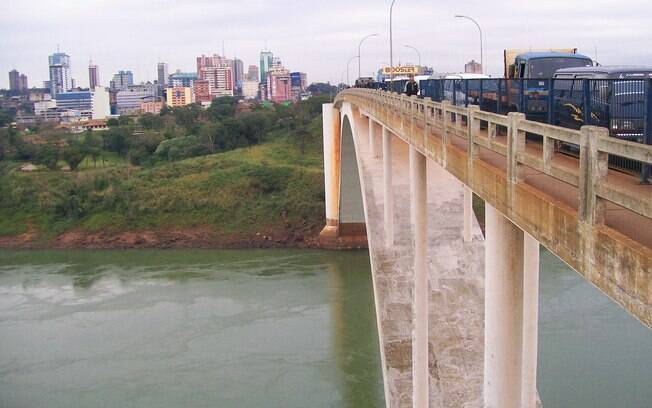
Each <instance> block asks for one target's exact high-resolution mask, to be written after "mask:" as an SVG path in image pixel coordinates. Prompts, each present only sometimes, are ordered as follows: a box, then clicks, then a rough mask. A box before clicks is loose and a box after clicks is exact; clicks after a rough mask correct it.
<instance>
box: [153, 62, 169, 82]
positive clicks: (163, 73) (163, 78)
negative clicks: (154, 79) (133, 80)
mask: <svg viewBox="0 0 652 408" xmlns="http://www.w3.org/2000/svg"><path fill="white" fill-rule="evenodd" d="M156 71H157V72H158V84H159V86H160V87H161V88H167V86H168V85H169V83H170V82H169V81H170V76H169V75H168V64H167V63H166V62H159V63H158V65H157V66H156Z"/></svg>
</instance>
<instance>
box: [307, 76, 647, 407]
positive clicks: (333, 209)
mask: <svg viewBox="0 0 652 408" xmlns="http://www.w3.org/2000/svg"><path fill="white" fill-rule="evenodd" d="M323 125H324V130H323V132H324V133H323V135H324V159H325V160H324V173H325V189H326V191H325V193H326V194H325V199H326V226H325V227H324V229H323V230H322V233H321V236H320V239H321V241H322V243H323V245H324V246H332V247H355V246H362V245H365V244H368V247H369V253H370V259H371V268H372V278H373V284H374V295H375V306H376V316H377V320H378V321H377V325H378V334H379V339H380V347H381V359H382V367H383V381H384V386H385V400H386V403H387V406H388V407H409V406H414V407H427V406H433V407H434V406H446V407H475V406H485V407H492V408H493V407H495V408H510V407H528V408H529V407H535V406H537V405H539V404H540V403H541V402H540V401H539V398H538V394H537V390H536V372H537V327H538V281H539V248H540V245H543V246H544V247H546V248H547V249H548V250H550V251H551V252H552V253H554V254H556V255H557V256H558V257H559V258H560V259H562V260H563V261H564V262H565V263H567V264H568V265H569V266H570V267H572V268H573V269H574V270H575V271H577V272H578V273H579V274H581V275H582V276H583V277H584V278H585V279H586V280H587V281H589V282H590V283H592V284H593V285H595V286H596V287H597V288H598V289H600V290H601V291H602V292H603V293H604V294H605V295H607V296H609V297H610V298H611V299H613V301H615V302H616V303H617V304H619V305H620V306H622V307H623V308H624V309H625V310H626V311H627V312H629V313H630V314H631V315H633V316H635V317H636V318H637V319H638V320H639V321H640V322H641V323H642V324H644V325H646V326H647V327H652V186H650V185H644V184H640V183H639V180H638V178H637V177H635V176H632V175H628V174H625V173H620V172H617V171H615V170H613V169H610V168H609V166H608V159H609V155H616V156H619V157H623V158H627V159H631V160H636V161H639V162H642V163H648V164H652V146H648V145H642V144H637V143H633V142H628V141H623V140H619V139H615V138H611V137H609V135H608V130H607V129H604V128H599V127H595V126H584V127H582V128H581V129H580V130H573V129H566V128H561V127H556V126H552V125H548V124H542V123H538V122H532V121H528V120H526V119H525V116H524V115H523V114H521V113H509V114H507V115H499V114H495V113H489V112H484V111H481V110H480V109H479V108H478V107H477V106H468V107H463V106H454V105H451V104H450V103H449V102H447V101H443V102H434V101H432V100H430V99H429V98H425V99H418V98H416V97H407V96H405V95H399V94H397V93H392V92H385V91H380V90H369V89H350V90H346V91H343V92H341V93H339V94H338V95H337V97H336V99H335V102H334V103H333V104H326V105H324V106H323ZM560 143H566V144H573V145H577V146H578V148H579V158H576V157H572V156H568V155H566V154H562V153H561V152H559V151H558V149H557V148H556V146H558V145H559V144H560ZM473 193H475V194H476V195H477V196H479V197H480V198H482V199H483V200H484V203H485V231H484V234H483V233H482V231H481V230H480V227H479V224H478V221H477V220H476V217H475V215H474V212H473V210H472V196H473ZM544 403H545V401H544Z"/></svg>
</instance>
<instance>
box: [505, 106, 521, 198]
mask: <svg viewBox="0 0 652 408" xmlns="http://www.w3.org/2000/svg"><path fill="white" fill-rule="evenodd" d="M507 116H508V117H509V130H508V132H507V156H508V157H507V179H508V182H509V183H510V184H516V183H518V179H519V172H518V160H517V159H518V154H519V153H520V152H522V151H523V150H524V149H525V132H524V131H522V130H520V129H519V125H520V122H521V121H522V120H525V114H523V113H521V112H509V113H508V114H507ZM510 191H511V187H510Z"/></svg>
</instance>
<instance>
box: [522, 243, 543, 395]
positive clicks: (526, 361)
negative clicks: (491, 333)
mask: <svg viewBox="0 0 652 408" xmlns="http://www.w3.org/2000/svg"><path fill="white" fill-rule="evenodd" d="M523 238H524V243H523V258H524V259H523V265H524V271H523V364H522V367H523V371H522V373H521V376H522V378H523V383H522V386H521V407H522V408H536V406H537V353H538V337H539V241H537V240H536V239H534V238H532V236H531V235H530V234H528V233H524V237H523Z"/></svg>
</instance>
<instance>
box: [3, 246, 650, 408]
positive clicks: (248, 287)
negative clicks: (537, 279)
mask: <svg viewBox="0 0 652 408" xmlns="http://www.w3.org/2000/svg"><path fill="white" fill-rule="evenodd" d="M540 313H541V322H540V346H539V348H540V354H539V391H540V394H541V397H542V399H543V401H544V404H545V407H546V408H551V407H575V408H583V407H587V408H588V407H591V408H595V407H632V408H636V407H641V408H644V407H649V404H647V403H648V401H651V400H652V387H651V386H650V385H651V384H650V378H652V376H651V374H652V333H651V332H650V331H649V330H648V329H646V328H644V327H643V326H642V325H641V324H640V323H638V322H636V321H635V320H634V319H632V318H631V317H629V316H628V315H627V314H626V313H625V312H624V311H622V310H621V309H620V308H618V307H617V306H615V305H614V304H613V303H612V302H611V301H610V300H609V299H607V298H606V297H604V296H603V295H601V294H600V293H599V292H598V291H597V290H595V289H594V288H593V287H591V286H590V285H589V284H587V283H586V282H584V281H583V280H582V279H581V278H580V277H579V276H578V275H577V274H575V273H574V272H572V271H570V270H569V269H568V268H567V267H566V266H565V265H563V264H562V263H561V262H560V261H559V260H558V259H557V258H555V257H554V256H552V255H550V254H549V253H547V252H543V253H542V271H541V308H540ZM644 404H647V405H644ZM383 405H384V401H383V389H382V377H381V371H380V357H379V352H378V340H377V337H376V320H375V314H374V306H373V291H372V284H371V276H370V270H369V258H368V255H367V253H366V252H364V251H357V252H320V251H298V250H237V251H208V250H169V251H160V250H159V251H157V250H150V251H31V252H30V251H0V406H1V407H7V408H14V407H16V408H18V407H30V408H40V407H99V406H105V407H181V406H183V407H288V408H291V407H356V408H357V407H377V406H383Z"/></svg>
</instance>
